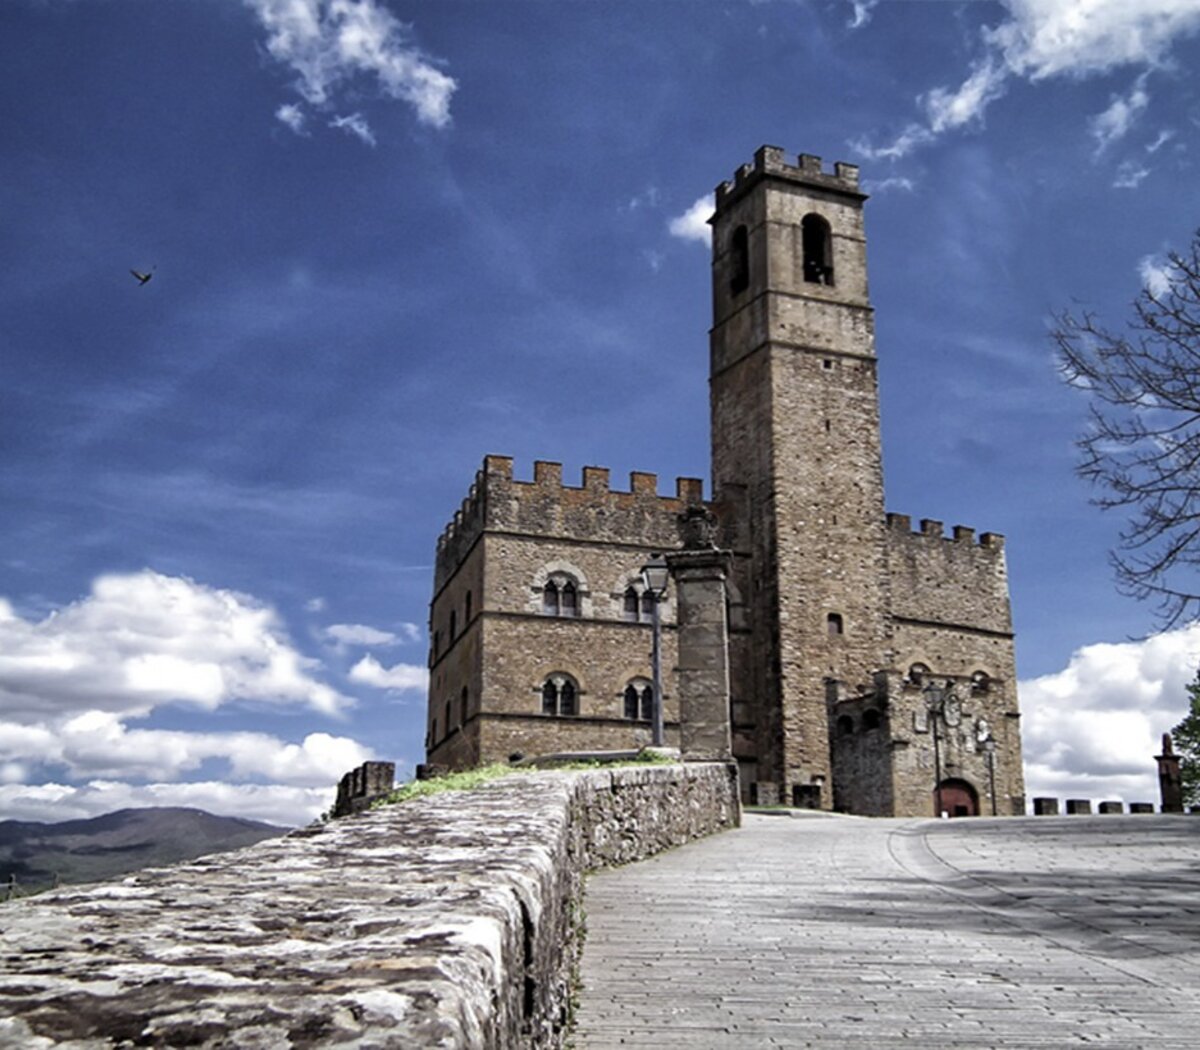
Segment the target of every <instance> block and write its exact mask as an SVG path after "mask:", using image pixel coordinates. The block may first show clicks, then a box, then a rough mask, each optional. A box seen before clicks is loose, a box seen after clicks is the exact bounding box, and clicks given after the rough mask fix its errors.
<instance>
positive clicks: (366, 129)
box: [329, 113, 375, 146]
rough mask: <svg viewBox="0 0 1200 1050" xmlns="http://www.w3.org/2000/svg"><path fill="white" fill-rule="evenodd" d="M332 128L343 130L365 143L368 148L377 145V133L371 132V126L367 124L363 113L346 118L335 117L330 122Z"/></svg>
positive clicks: (352, 114)
mask: <svg viewBox="0 0 1200 1050" xmlns="http://www.w3.org/2000/svg"><path fill="white" fill-rule="evenodd" d="M329 126H330V127H331V128H341V129H342V130H343V131H346V132H348V133H349V134H351V135H353V136H354V137H355V138H357V139H359V140H361V141H362V142H365V143H366V144H367V145H368V146H374V145H375V133H374V132H373V131H372V130H371V125H370V124H368V123H367V122H366V119H365V118H364V117H363V115H362V114H361V113H351V114H350V115H349V116H346V117H334V118H333V119H332V120H331V121H330V122H329Z"/></svg>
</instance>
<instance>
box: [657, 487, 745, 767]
mask: <svg viewBox="0 0 1200 1050" xmlns="http://www.w3.org/2000/svg"><path fill="white" fill-rule="evenodd" d="M679 518H680V532H681V534H682V536H683V541H684V550H682V551H676V552H674V553H672V554H668V555H667V556H666V558H667V565H668V566H669V567H670V569H671V576H672V578H673V579H674V581H675V604H676V625H677V626H676V645H677V646H678V671H679V677H678V682H679V750H680V752H681V753H682V757H683V760H684V761H685V762H730V761H732V760H733V745H732V739H731V735H730V728H729V626H728V622H727V615H728V614H727V610H726V599H725V580H726V578H727V577H728V575H729V570H730V565H731V562H732V558H733V556H732V555H731V554H730V553H729V552H728V551H722V550H717V548H716V546H715V545H714V544H713V543H712V538H713V535H714V528H715V524H716V519H715V518H714V517H713V515H712V514H711V512H709V511H707V510H705V509H704V508H703V507H689V508H688V509H687V510H686V511H685V512H684V513H683V514H681V515H680V516H679Z"/></svg>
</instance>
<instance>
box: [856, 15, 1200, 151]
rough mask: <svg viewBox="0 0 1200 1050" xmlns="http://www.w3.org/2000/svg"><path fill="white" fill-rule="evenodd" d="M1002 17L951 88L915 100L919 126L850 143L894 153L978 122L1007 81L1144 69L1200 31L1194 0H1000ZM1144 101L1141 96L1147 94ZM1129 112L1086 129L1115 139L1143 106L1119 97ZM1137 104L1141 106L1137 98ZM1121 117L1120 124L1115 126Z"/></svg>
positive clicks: (1156, 65) (986, 33) (1153, 66)
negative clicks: (878, 141)
mask: <svg viewBox="0 0 1200 1050" xmlns="http://www.w3.org/2000/svg"><path fill="white" fill-rule="evenodd" d="M1000 2H1001V4H1002V5H1003V7H1004V8H1005V9H1006V11H1007V18H1006V20H1004V21H1002V22H1001V23H1000V24H999V25H997V26H994V27H985V28H984V29H983V31H982V34H981V44H982V53H981V54H980V57H979V58H977V59H976V60H975V62H974V63H973V64H972V66H971V69H970V71H969V73H968V75H967V77H966V79H965V80H964V81H963V82H962V84H961V85H960V86H959V87H957V88H945V87H938V88H934V89H933V90H931V91H929V92H928V93H926V94H925V95H923V96H922V97H921V98H920V99H918V102H919V103H920V104H921V105H922V107H923V108H924V109H925V115H926V124H925V125H921V124H914V125H910V126H909V127H907V128H906V129H905V130H904V131H903V132H901V134H900V135H899V136H898V137H897V138H896V139H895V141H894V142H892V143H891V144H889V145H885V146H875V147H873V146H870V145H869V144H867V143H865V142H859V143H852V146H854V148H856V149H858V151H859V152H860V153H862V154H863V155H864V156H868V157H901V156H904V155H906V154H907V153H910V152H911V151H912V150H913V149H915V148H916V147H918V146H920V145H924V144H926V143H928V142H931V141H933V140H934V139H935V138H937V136H939V135H940V134H942V133H944V132H947V131H951V130H954V129H956V128H960V127H964V126H966V125H969V124H972V123H978V122H979V121H980V120H982V118H983V114H984V112H985V111H986V109H987V107H988V106H989V105H990V104H991V103H992V102H994V101H995V100H996V99H998V98H1000V97H1001V96H1002V95H1003V94H1004V91H1005V87H1006V82H1007V81H1008V79H1009V78H1011V77H1019V78H1022V79H1025V80H1029V81H1031V82H1037V81H1040V80H1044V79H1048V78H1051V77H1059V76H1067V77H1072V78H1075V79H1082V78H1084V77H1088V76H1094V75H1099V74H1103V73H1108V72H1111V71H1112V70H1115V69H1120V68H1124V67H1127V66H1134V67H1141V68H1142V70H1143V71H1144V72H1143V74H1142V77H1140V78H1139V85H1140V84H1142V81H1143V80H1144V77H1145V73H1146V72H1148V71H1152V70H1155V69H1159V68H1161V67H1162V66H1163V65H1164V64H1165V63H1166V62H1167V61H1168V60H1169V55H1170V50H1171V47H1172V45H1173V44H1174V43H1175V41H1176V40H1179V39H1181V38H1183V37H1185V36H1188V35H1190V34H1192V33H1195V32H1197V31H1198V30H1200V0H1000ZM1146 101H1148V99H1146ZM1125 103H1126V106H1130V105H1132V106H1133V107H1134V109H1135V110H1136V111H1135V112H1122V111H1121V110H1120V108H1119V107H1118V109H1117V110H1115V111H1114V110H1111V108H1110V111H1109V112H1110V113H1111V115H1108V114H1107V113H1106V114H1101V116H1100V117H1099V118H1097V120H1098V121H1100V123H1099V124H1096V122H1093V134H1095V135H1097V137H1098V139H1100V140H1101V141H1104V139H1103V136H1104V135H1106V134H1112V136H1113V137H1114V138H1115V137H1119V134H1123V133H1124V130H1125V129H1126V128H1127V126H1128V123H1129V122H1130V121H1131V120H1132V119H1133V117H1134V116H1136V115H1137V112H1140V111H1141V109H1142V108H1144V105H1145V102H1141V100H1140V99H1139V98H1138V97H1136V90H1135V94H1134V96H1131V98H1130V99H1127V100H1125ZM1139 103H1140V104H1139ZM1122 121H1124V122H1125V123H1124V124H1122Z"/></svg>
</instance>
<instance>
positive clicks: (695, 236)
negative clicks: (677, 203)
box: [667, 194, 713, 244]
mask: <svg viewBox="0 0 1200 1050" xmlns="http://www.w3.org/2000/svg"><path fill="white" fill-rule="evenodd" d="M712 213H713V203H712V197H711V196H710V195H708V194H705V195H704V196H703V197H701V198H700V199H699V200H697V201H696V202H695V203H694V204H693V205H692V206H691V207H690V208H688V210H687V211H685V212H684V213H683V214H682V215H677V216H676V217H675V218H674V219H672V220H671V221H670V222H669V223H668V224H667V229H668V230H669V231H670V233H671V236H672V237H679V238H681V239H682V240H685V241H699V242H700V243H701V244H711V243H712V229H711V228H710V227H709V225H708V220H709V218H710V217H711V216H712Z"/></svg>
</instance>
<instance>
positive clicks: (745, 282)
mask: <svg viewBox="0 0 1200 1050" xmlns="http://www.w3.org/2000/svg"><path fill="white" fill-rule="evenodd" d="M749 287H750V234H749V233H748V232H747V231H746V227H745V226H739V227H738V228H737V229H736V230H734V231H733V238H732V239H731V240H730V242H729V293H730V294H731V295H737V294H739V293H740V292H744V291H745V290H746V289H747V288H749Z"/></svg>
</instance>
